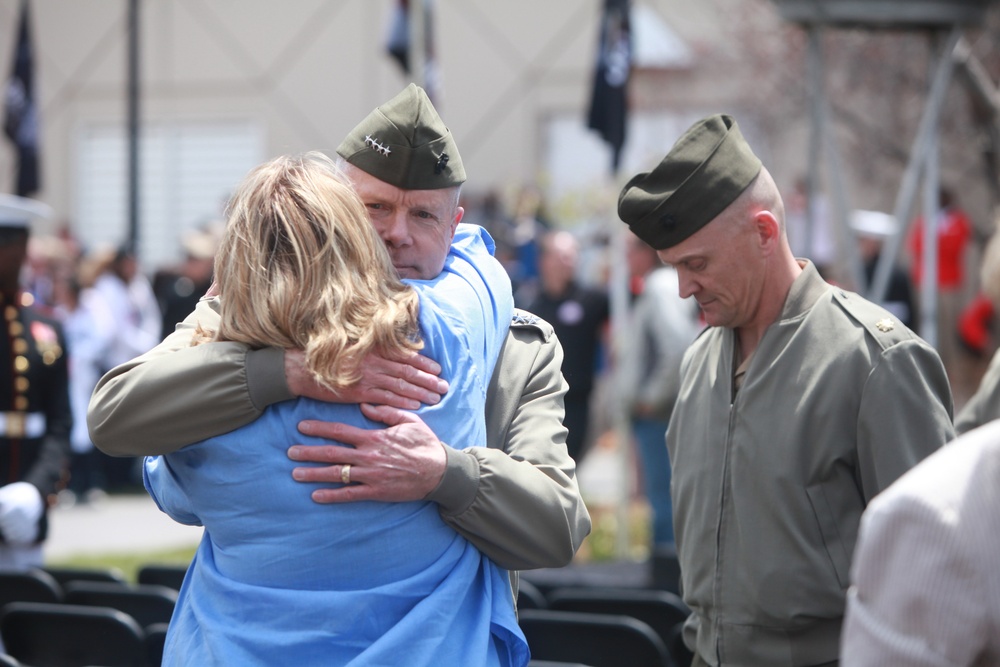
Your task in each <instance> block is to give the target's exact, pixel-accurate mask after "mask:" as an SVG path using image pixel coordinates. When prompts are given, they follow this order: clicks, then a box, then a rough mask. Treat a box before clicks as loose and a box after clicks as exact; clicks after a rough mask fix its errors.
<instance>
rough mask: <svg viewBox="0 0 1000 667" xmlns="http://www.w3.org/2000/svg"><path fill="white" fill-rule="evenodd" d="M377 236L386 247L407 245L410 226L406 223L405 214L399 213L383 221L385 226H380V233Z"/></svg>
mask: <svg viewBox="0 0 1000 667" xmlns="http://www.w3.org/2000/svg"><path fill="white" fill-rule="evenodd" d="M379 235H380V236H381V237H382V240H383V241H385V242H386V244H387V245H390V246H393V247H400V246H405V245H409V242H410V225H409V223H408V222H407V219H406V213H405V212H403V211H400V212H398V213H394V214H393V215H391V216H389V218H388V219H387V220H385V224H384V225H383V226H382V229H381V233H380V234H379Z"/></svg>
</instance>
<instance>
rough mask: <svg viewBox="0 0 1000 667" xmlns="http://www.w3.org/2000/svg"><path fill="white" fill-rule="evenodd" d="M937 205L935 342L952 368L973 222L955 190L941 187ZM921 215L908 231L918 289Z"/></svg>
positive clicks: (921, 258) (921, 255)
mask: <svg viewBox="0 0 1000 667" xmlns="http://www.w3.org/2000/svg"><path fill="white" fill-rule="evenodd" d="M938 205H939V206H940V208H939V210H938V213H937V216H936V217H935V221H934V224H935V229H936V230H937V258H936V261H937V331H938V345H937V348H938V350H940V353H941V358H942V359H943V360H944V363H945V366H946V367H948V368H951V367H952V365H953V364H954V362H955V361H956V359H957V355H958V352H959V349H958V318H959V314H960V313H961V312H962V308H963V307H964V305H965V304H964V303H963V301H962V300H963V298H964V295H963V287H964V285H965V260H966V254H967V253H966V251H967V249H968V247H969V241H970V240H972V234H973V226H972V222H971V221H970V220H969V216H968V215H967V214H966V213H965V211H964V210H963V209H962V208H961V206H959V205H958V201H957V200H956V199H955V193H954V192H953V191H952V190H951V189H950V188H948V187H943V186H942V187H941V190H940V192H939V194H938ZM926 224H927V223H926V221H925V218H924V217H918V218H917V219H916V220H915V221H914V223H913V230H912V231H911V232H910V238H909V246H910V274H911V277H912V278H911V279H912V281H913V286H914V287H915V288H916V289H917V290H918V291H919V290H920V289H922V288H921V285H922V283H923V277H924V227H925V226H926Z"/></svg>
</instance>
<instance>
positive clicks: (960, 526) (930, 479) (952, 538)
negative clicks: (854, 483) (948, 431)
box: [842, 421, 1000, 667]
mask: <svg viewBox="0 0 1000 667" xmlns="http://www.w3.org/2000/svg"><path fill="white" fill-rule="evenodd" d="M998 553H1000V422H997V421H993V422H990V423H989V424H987V425H985V426H982V427H979V428H976V429H973V430H971V431H967V432H966V433H965V434H963V435H962V436H960V437H959V438H957V439H956V440H955V441H954V442H951V443H950V444H948V445H947V446H946V447H942V448H941V450H939V451H938V452H936V453H934V454H933V455H931V456H929V457H927V458H926V459H925V460H924V461H923V462H922V463H920V464H919V465H917V466H916V467H915V468H913V469H912V470H910V471H909V472H907V473H906V474H905V475H903V476H902V477H900V478H899V479H898V480H897V481H896V482H895V483H894V484H892V485H891V486H890V487H889V488H888V489H886V490H885V491H883V492H882V493H881V494H879V496H878V497H877V498H875V499H874V500H873V501H872V503H871V505H869V506H868V509H866V510H865V513H864V515H863V516H862V518H861V531H860V533H859V535H858V547H857V549H856V551H855V553H854V563H853V566H852V568H851V588H850V591H849V592H848V595H847V615H846V618H845V620H844V637H843V650H842V660H843V663H844V664H845V665H851V667H869V666H871V667H876V666H881V665H892V666H893V667H976V666H978V665H998V664H1000V576H998V574H997V554H998Z"/></svg>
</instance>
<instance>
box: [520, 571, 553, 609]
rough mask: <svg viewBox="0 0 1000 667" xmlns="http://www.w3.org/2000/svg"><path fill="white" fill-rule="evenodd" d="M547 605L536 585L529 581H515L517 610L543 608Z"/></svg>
mask: <svg viewBox="0 0 1000 667" xmlns="http://www.w3.org/2000/svg"><path fill="white" fill-rule="evenodd" d="M548 606H549V603H548V601H547V600H546V599H545V596H544V595H543V594H542V592H541V591H540V590H538V587H537V586H535V585H534V584H533V583H531V582H530V581H525V580H524V579H519V580H518V582H517V610H518V611H519V612H520V611H522V610H524V609H545V608H546V607H548Z"/></svg>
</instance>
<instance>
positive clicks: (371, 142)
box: [365, 134, 392, 157]
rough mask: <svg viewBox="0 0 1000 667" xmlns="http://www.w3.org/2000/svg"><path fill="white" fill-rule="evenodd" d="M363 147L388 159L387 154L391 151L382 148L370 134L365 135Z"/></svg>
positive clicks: (384, 147)
mask: <svg viewBox="0 0 1000 667" xmlns="http://www.w3.org/2000/svg"><path fill="white" fill-rule="evenodd" d="M365 145H366V146H368V147H369V148H371V149H372V150H374V151H375V152H376V153H381V154H382V155H384V156H386V157H389V153H391V152H392V150H391V149H390V148H389V147H388V146H383V145H382V144H380V143H379V140H378V139H377V138H375V137H373V136H372V135H370V134H366V135H365Z"/></svg>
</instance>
